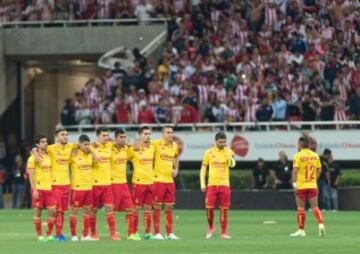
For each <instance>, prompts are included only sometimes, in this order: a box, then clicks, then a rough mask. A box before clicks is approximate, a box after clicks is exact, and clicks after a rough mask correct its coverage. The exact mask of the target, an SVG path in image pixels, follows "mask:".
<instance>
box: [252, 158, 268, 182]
mask: <svg viewBox="0 0 360 254" xmlns="http://www.w3.org/2000/svg"><path fill="white" fill-rule="evenodd" d="M268 177H269V168H268V167H267V165H266V164H265V162H264V160H263V159H262V158H259V159H258V161H257V163H256V165H255V168H254V170H253V178H252V188H253V189H266V188H268V187H269V183H268V180H269V179H268Z"/></svg>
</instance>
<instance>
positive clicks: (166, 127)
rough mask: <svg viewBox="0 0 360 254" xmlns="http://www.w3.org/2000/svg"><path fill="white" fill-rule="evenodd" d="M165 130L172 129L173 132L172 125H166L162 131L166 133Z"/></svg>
mask: <svg viewBox="0 0 360 254" xmlns="http://www.w3.org/2000/svg"><path fill="white" fill-rule="evenodd" d="M165 129H172V130H173V127H171V126H170V125H166V126H164V127H163V128H162V131H164V130H165Z"/></svg>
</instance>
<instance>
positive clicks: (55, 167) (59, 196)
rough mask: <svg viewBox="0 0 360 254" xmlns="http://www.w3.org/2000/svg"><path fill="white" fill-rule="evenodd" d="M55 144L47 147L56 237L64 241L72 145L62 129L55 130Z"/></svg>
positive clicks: (36, 155)
mask: <svg viewBox="0 0 360 254" xmlns="http://www.w3.org/2000/svg"><path fill="white" fill-rule="evenodd" d="M55 135H56V143H55V144H52V145H49V146H48V147H47V153H48V154H49V155H50V158H51V178H52V192H53V196H54V198H55V200H56V236H55V239H56V240H58V241H61V242H63V241H65V240H66V238H65V236H64V235H63V234H62V229H63V225H64V212H66V211H68V210H69V198H70V177H69V171H70V156H71V152H72V151H73V149H74V146H75V145H74V144H69V143H68V133H67V131H66V130H65V129H64V128H59V129H56V131H55ZM33 155H34V156H35V160H36V161H38V154H37V152H36V149H35V150H33Z"/></svg>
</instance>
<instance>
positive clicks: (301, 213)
mask: <svg viewBox="0 0 360 254" xmlns="http://www.w3.org/2000/svg"><path fill="white" fill-rule="evenodd" d="M297 223H298V227H299V229H302V230H304V228H305V210H304V209H302V208H298V210H297Z"/></svg>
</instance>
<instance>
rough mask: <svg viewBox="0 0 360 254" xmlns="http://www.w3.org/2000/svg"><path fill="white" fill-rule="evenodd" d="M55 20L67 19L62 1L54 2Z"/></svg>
mask: <svg viewBox="0 0 360 254" xmlns="http://www.w3.org/2000/svg"><path fill="white" fill-rule="evenodd" d="M54 12H55V19H57V20H67V19H69V15H68V8H67V5H66V3H65V2H64V0H56V1H55V8H54Z"/></svg>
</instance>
